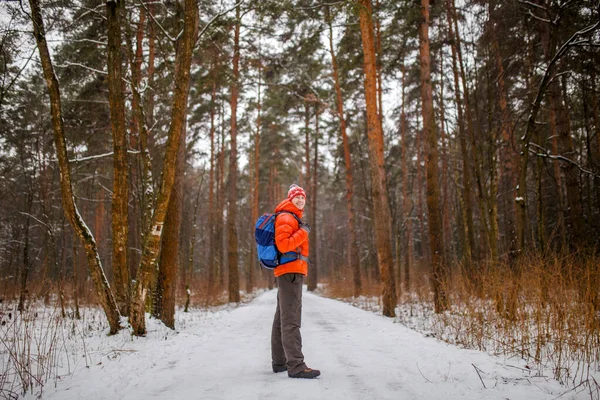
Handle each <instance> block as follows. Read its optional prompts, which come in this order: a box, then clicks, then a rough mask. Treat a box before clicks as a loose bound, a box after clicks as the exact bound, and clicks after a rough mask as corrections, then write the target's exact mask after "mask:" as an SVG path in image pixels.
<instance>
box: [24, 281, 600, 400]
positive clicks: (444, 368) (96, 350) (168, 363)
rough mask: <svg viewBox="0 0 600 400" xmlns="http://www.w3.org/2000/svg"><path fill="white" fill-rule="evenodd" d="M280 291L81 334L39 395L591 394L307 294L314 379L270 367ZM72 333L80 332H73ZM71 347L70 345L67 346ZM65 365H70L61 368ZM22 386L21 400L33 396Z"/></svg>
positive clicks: (307, 343)
mask: <svg viewBox="0 0 600 400" xmlns="http://www.w3.org/2000/svg"><path fill="white" fill-rule="evenodd" d="M275 303H276V291H275V290H272V291H268V292H264V293H263V294H261V295H259V296H258V297H257V298H256V299H255V300H253V301H251V302H249V303H245V304H242V305H241V306H239V307H235V306H233V305H229V306H226V307H222V308H219V309H217V310H212V311H206V310H193V311H192V312H191V313H187V314H184V313H178V330H177V331H176V332H175V331H171V330H170V329H168V328H166V327H164V326H163V325H161V324H160V323H158V322H157V321H155V320H149V323H148V329H149V332H148V335H147V336H146V337H144V338H138V337H132V336H131V335H130V334H129V333H128V332H127V331H126V330H124V331H122V332H120V333H119V334H118V335H115V336H110V337H109V336H106V334H105V333H106V331H105V332H98V333H96V334H94V333H91V332H92V330H93V329H92V330H90V331H89V332H88V333H87V334H85V335H83V334H82V335H80V339H79V346H80V348H81V349H83V348H85V353H82V354H80V355H79V356H78V357H79V361H77V362H75V363H73V362H71V363H69V365H68V374H67V373H65V372H63V374H64V375H62V376H61V377H60V378H59V379H53V380H50V381H49V382H48V383H47V384H46V385H45V387H44V389H43V395H42V398H43V399H60V400H68V399H111V400H112V399H181V398H191V399H202V400H210V399H227V400H229V399H269V398H282V399H302V400H310V399H328V400H336V399H340V400H350V399H361V400H362V399H532V400H534V399H556V398H558V397H560V399H589V398H590V394H589V392H588V391H583V390H582V391H577V390H569V388H566V387H563V386H561V385H560V384H559V383H558V382H556V381H554V380H552V379H550V378H548V377H536V376H533V373H532V372H531V371H528V370H527V369H526V368H525V365H524V364H522V363H519V362H518V361H514V360H511V361H506V360H503V359H500V358H496V357H493V356H490V355H488V354H486V353H483V352H478V351H473V350H464V349H459V348H457V347H455V346H451V345H448V344H446V343H443V342H440V341H438V340H436V339H434V338H430V337H426V336H424V335H422V334H420V333H418V332H415V331H413V330H410V329H408V328H406V327H404V326H402V325H400V324H397V323H394V322H393V320H390V319H388V318H385V317H382V316H380V315H376V314H374V313H372V312H369V311H365V310H361V309H359V308H356V307H353V306H351V305H348V304H346V303H343V302H340V301H336V300H331V299H327V298H323V297H319V296H316V295H314V294H311V293H308V292H305V293H304V305H303V317H302V334H303V341H304V355H305V357H306V362H307V364H308V365H309V366H310V367H313V368H318V369H320V370H321V373H322V375H321V376H320V377H319V378H318V379H315V380H297V379H289V378H288V377H287V375H286V373H280V374H274V373H273V372H272V371H271V360H270V347H269V346H270V330H271V322H272V317H273V312H274V310H275ZM74 337H77V335H75V336H74ZM67 353H69V354H71V355H73V354H74V352H73V351H69V352H68V351H65V354H67ZM60 368H62V369H63V371H66V370H67V369H66V368H67V366H66V365H65V363H62V366H61V367H60ZM38 392H39V390H34V394H31V393H30V394H28V395H27V396H26V398H27V399H34V398H36V395H35V393H38Z"/></svg>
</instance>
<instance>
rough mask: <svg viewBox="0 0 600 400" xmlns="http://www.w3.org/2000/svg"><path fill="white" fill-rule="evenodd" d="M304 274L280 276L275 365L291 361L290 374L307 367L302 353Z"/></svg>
mask: <svg viewBox="0 0 600 400" xmlns="http://www.w3.org/2000/svg"><path fill="white" fill-rule="evenodd" d="M303 281H304V275H302V274H284V275H281V276H278V277H277V285H278V286H279V289H278V291H277V310H275V318H274V319H273V330H272V331H271V358H272V360H273V364H279V365H284V364H287V368H288V374H290V375H294V374H297V373H298V372H301V371H304V370H305V369H306V364H305V363H304V355H303V354H302V335H300V325H301V319H302V283H303Z"/></svg>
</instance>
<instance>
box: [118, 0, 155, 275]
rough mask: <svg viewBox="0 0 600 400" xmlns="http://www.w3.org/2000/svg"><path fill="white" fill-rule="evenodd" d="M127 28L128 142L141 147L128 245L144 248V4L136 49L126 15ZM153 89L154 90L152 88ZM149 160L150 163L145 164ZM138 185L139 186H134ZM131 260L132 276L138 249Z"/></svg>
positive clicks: (133, 176) (134, 168)
mask: <svg viewBox="0 0 600 400" xmlns="http://www.w3.org/2000/svg"><path fill="white" fill-rule="evenodd" d="M123 21H124V28H125V39H126V42H127V57H128V62H129V68H130V71H131V83H130V86H131V93H132V98H131V121H130V132H129V145H130V146H131V148H132V149H139V150H140V154H139V156H137V157H135V161H134V162H132V163H131V162H130V166H129V168H130V179H129V186H130V191H131V193H132V196H133V197H134V201H135V203H134V204H135V205H136V206H137V207H133V210H131V213H130V214H129V223H130V229H129V243H130V244H129V246H130V247H133V248H136V249H137V248H141V247H142V242H143V236H144V231H145V228H146V226H147V225H148V221H147V219H148V218H149V216H147V215H146V214H149V212H150V211H151V206H152V205H151V202H150V207H147V206H146V196H147V194H146V191H145V187H146V185H147V184H148V182H149V185H150V186H151V185H152V180H151V178H150V179H148V178H147V175H148V174H151V166H152V164H151V161H150V155H149V153H148V151H147V147H148V132H147V131H146V125H145V121H144V112H143V106H142V97H141V94H140V91H139V86H140V82H141V79H142V78H141V76H142V72H141V70H142V62H143V60H144V57H143V50H144V46H143V42H144V31H145V27H146V11H145V10H144V8H140V10H139V20H138V23H137V28H136V29H137V32H136V35H135V39H136V47H135V52H134V48H133V40H132V36H133V34H132V30H131V23H130V20H129V18H124V20H123ZM149 91H151V90H149ZM146 163H147V164H146ZM135 189H137V190H135ZM128 264H129V275H130V276H133V275H134V274H135V272H136V270H137V266H138V265H139V254H138V253H137V252H134V253H130V254H128Z"/></svg>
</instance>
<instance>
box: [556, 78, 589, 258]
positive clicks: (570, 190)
mask: <svg viewBox="0 0 600 400" xmlns="http://www.w3.org/2000/svg"><path fill="white" fill-rule="evenodd" d="M549 94H550V98H551V99H554V106H555V107H556V123H557V124H556V128H557V130H558V139H559V143H560V151H561V154H563V155H564V156H565V157H567V158H570V159H571V160H573V161H574V162H578V160H577V158H576V156H577V154H576V153H575V151H574V148H573V136H572V135H571V121H570V116H569V107H568V104H566V100H567V93H566V90H564V89H563V90H561V87H560V85H559V81H558V80H557V79H555V80H554V82H553V83H552V84H550V93H549ZM562 168H563V170H564V174H565V187H566V189H567V205H568V208H567V210H568V212H569V219H568V220H567V221H568V222H569V223H570V225H571V230H572V235H573V240H572V242H573V243H574V244H575V246H574V247H577V246H581V245H583V244H584V242H585V240H586V230H585V221H584V219H583V206H582V204H581V197H580V190H579V179H578V178H579V169H578V168H577V167H576V166H575V165H573V164H571V163H563V165H562Z"/></svg>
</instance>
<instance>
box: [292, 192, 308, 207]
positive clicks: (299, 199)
mask: <svg viewBox="0 0 600 400" xmlns="http://www.w3.org/2000/svg"><path fill="white" fill-rule="evenodd" d="M292 204H293V205H295V206H296V207H297V208H298V210H302V209H304V204H306V197H304V196H302V195H300V196H296V197H294V198H293V199H292Z"/></svg>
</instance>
